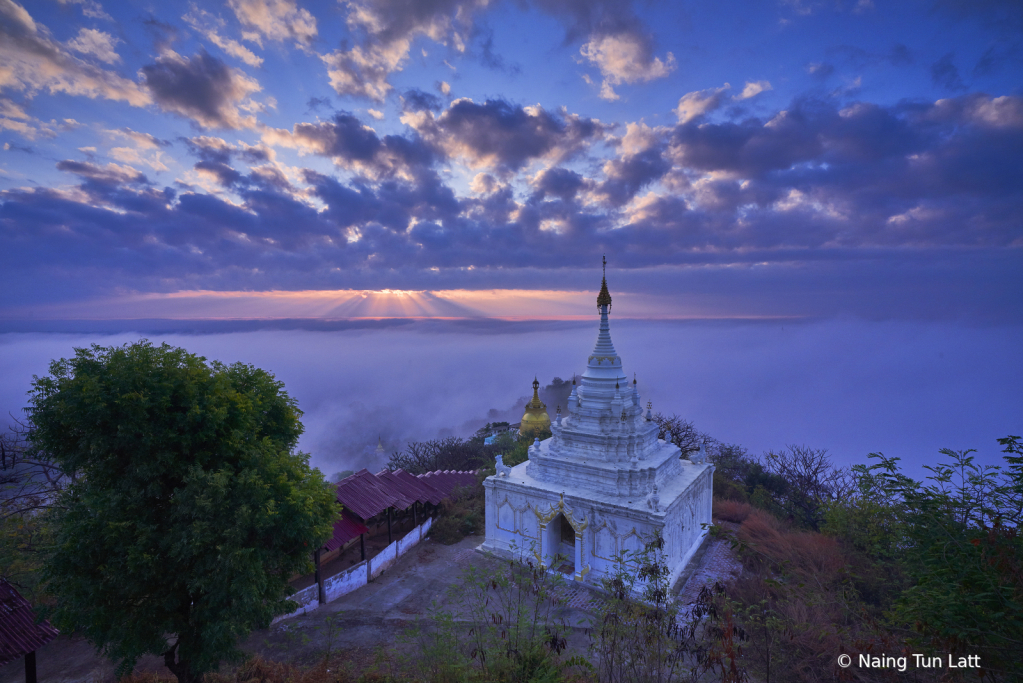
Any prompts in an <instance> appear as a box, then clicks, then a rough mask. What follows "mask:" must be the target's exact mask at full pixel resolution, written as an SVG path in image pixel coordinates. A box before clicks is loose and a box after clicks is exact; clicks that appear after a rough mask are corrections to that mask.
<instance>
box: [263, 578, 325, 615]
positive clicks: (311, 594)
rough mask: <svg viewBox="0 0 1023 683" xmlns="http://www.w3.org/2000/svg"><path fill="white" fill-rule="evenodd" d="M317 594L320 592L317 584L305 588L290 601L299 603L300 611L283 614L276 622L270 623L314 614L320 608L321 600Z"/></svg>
mask: <svg viewBox="0 0 1023 683" xmlns="http://www.w3.org/2000/svg"><path fill="white" fill-rule="evenodd" d="M317 593H318V591H317V586H316V584H315V583H314V584H313V585H311V586H309V587H308V588H303V589H302V590H300V591H299V592H297V593H295V594H294V595H292V596H291V598H290V599H291V600H293V601H294V602H297V603H298V605H299V607H298V609H297V610H295V611H294V612H290V613H289V614H282V615H280V616H278V617H274V620H273V621H271V622H270V623H271V624H276V623H277V622H278V621H280V620H281V619H290V618H291V617H297V616H298V615H300V614H305V613H306V612H312V611H313V610H314V609H316V608H317V607H319V606H320V600H319V596H318V595H317Z"/></svg>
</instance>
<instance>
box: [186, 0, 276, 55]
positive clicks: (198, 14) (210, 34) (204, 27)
mask: <svg viewBox="0 0 1023 683" xmlns="http://www.w3.org/2000/svg"><path fill="white" fill-rule="evenodd" d="M181 18H182V19H183V20H184V21H185V23H187V24H188V25H189V26H191V27H192V28H193V29H195V30H196V31H198V32H199V33H201V34H202V35H204V36H205V37H206V39H207V40H209V41H210V42H211V43H213V44H214V45H216V46H217V47H219V48H220V49H221V50H223V51H224V52H225V53H226V54H229V55H231V56H232V57H234V58H236V59H240V60H241V61H243V62H245V63H246V64H248V65H249V66H253V67H256V68H259V67H260V66H262V65H263V58H262V57H259V56H257V55H256V54H255V53H254V52H253V51H252V50H250V49H249V48H247V47H245V46H244V45H242V44H241V43H239V42H238V41H237V40H234V39H233V38H225V37H223V36H221V35H220V33H218V30H219V29H222V28H223V27H224V20H223V19H221V18H220V17H217V16H214V15H212V14H210V13H209V12H207V11H205V10H203V9H200V8H198V7H196V6H195V5H194V4H193V5H192V6H191V8H190V9H189V12H188V14H185V15H184V16H183V17H181Z"/></svg>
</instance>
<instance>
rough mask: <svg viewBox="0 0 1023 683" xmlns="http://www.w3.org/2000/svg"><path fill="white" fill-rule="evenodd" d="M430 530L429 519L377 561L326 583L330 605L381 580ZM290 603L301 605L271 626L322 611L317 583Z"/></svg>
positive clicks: (324, 589) (358, 565) (350, 569)
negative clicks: (384, 572) (386, 571)
mask: <svg viewBox="0 0 1023 683" xmlns="http://www.w3.org/2000/svg"><path fill="white" fill-rule="evenodd" d="M431 526H433V520H432V519H429V518H428V519H427V520H426V521H425V522H423V523H422V524H420V525H419V526H417V527H416V528H414V529H412V530H411V531H409V532H408V533H407V534H405V537H404V538H402V539H401V540H398V541H395V542H394V543H392V544H391V545H389V546H387V547H386V548H384V549H383V550H382V551H381V552H380V553H379V554H378V555H377V556H376V557H374V558H372V559H370V560H363V561H362V562H360V563H359V564H357V565H355V566H353V567H350V568H348V569H346V570H344V571H343V572H341V573H339V574H335V575H334V576H331V577H329V578H326V579H324V580H323V592H324V593H325V594H326V598H327V602H333V601H334V600H337V599H338V598H340V597H341V596H342V595H347V594H348V593H351V592H352V591H354V590H356V589H358V588H361V587H362V586H365V585H366V584H367V583H369V582H370V581H372V580H373V579H375V578H376V577H378V576H380V574H381V573H382V572H383V571H384V570H385V569H387V568H388V567H390V566H391V565H392V564H394V563H395V562H396V561H397V559H398V558H399V557H401V556H402V555H404V554H405V553H406V552H408V551H409V550H411V549H412V548H413V547H415V546H416V545H417V544H418V543H419V542H420V541H421V540H423V539H424V538H426V532H427V531H429V530H430V527H431ZM291 600H292V601H293V602H297V603H298V609H297V610H295V611H294V612H290V613H288V614H282V615H280V616H279V617H276V618H274V620H273V621H272V622H271V623H272V624H276V623H277V622H278V621H281V620H282V619H289V618H291V617H297V616H299V615H300V614H305V613H306V612H311V611H313V610H314V609H316V608H317V607H319V606H320V604H319V590H318V587H317V585H316V584H315V583H314V584H313V585H311V586H309V587H308V588H303V589H302V590H300V591H298V592H297V593H295V594H294V595H292V596H291Z"/></svg>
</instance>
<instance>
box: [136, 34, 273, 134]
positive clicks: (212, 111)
mask: <svg viewBox="0 0 1023 683" xmlns="http://www.w3.org/2000/svg"><path fill="white" fill-rule="evenodd" d="M140 71H141V73H142V77H143V79H144V81H145V85H146V88H147V89H148V90H149V92H150V93H152V96H153V99H154V100H155V101H156V103H157V104H159V105H160V107H162V108H163V109H164V110H166V111H170V112H173V113H175V114H179V115H181V116H184V117H185V118H188V119H191V120H192V121H195V122H196V123H197V124H199V125H200V126H202V127H204V128H253V127H255V125H256V118H255V117H254V116H242V115H241V112H240V111H239V105H240V104H241V103H242V100H244V99H245V98H246V97H247V96H248V95H250V94H252V93H254V92H258V91H259V90H260V86H259V83H258V82H256V80H255V79H253V78H250V77H248V76H246V75H245V74H243V73H241V72H240V71H237V70H235V69H231V68H230V67H228V66H227V65H225V64H224V63H223V62H221V61H220V60H219V59H217V58H215V57H212V56H210V55H209V54H208V53H207V52H205V51H202V52H200V53H199V54H197V55H195V56H194V57H192V58H191V59H189V58H187V57H182V56H181V55H178V54H177V53H175V52H171V51H168V52H165V53H164V54H163V55H161V56H160V58H159V59H157V60H156V63H154V64H148V65H146V66H143V67H142V69H141V70H140Z"/></svg>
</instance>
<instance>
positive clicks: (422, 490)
mask: <svg viewBox="0 0 1023 683" xmlns="http://www.w3.org/2000/svg"><path fill="white" fill-rule="evenodd" d="M391 474H392V475H393V476H394V477H395V478H396V479H399V480H400V481H403V482H405V483H406V484H408V485H409V486H411V487H413V489H414V490H416V491H418V492H419V495H418V498H417V499H416V500H418V501H419V502H420V503H433V504H434V505H440V502H441V501H442V500H444V492H443V491H441V490H440V489H437V488H435V487H433V486H431V485H430V483H429V482H428V481H427V480H425V479H420V478H419V477H417V476H416V475H414V474H409V473H408V472H406V471H405V470H394V471H393V472H391Z"/></svg>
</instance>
